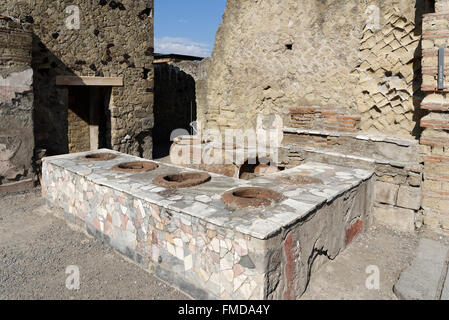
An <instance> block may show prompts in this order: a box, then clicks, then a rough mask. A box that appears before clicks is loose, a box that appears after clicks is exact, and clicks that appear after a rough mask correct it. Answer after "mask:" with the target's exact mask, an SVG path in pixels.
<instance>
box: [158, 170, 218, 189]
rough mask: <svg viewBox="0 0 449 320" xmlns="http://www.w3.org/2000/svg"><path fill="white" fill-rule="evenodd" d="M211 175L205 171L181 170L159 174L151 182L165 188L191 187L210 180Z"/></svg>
mask: <svg viewBox="0 0 449 320" xmlns="http://www.w3.org/2000/svg"><path fill="white" fill-rule="evenodd" d="M210 179H211V175H210V174H208V173H205V172H181V173H175V174H164V175H160V176H158V177H156V178H154V180H153V184H155V185H158V186H161V187H166V188H186V187H193V186H197V185H200V184H203V183H206V182H208V181H210Z"/></svg>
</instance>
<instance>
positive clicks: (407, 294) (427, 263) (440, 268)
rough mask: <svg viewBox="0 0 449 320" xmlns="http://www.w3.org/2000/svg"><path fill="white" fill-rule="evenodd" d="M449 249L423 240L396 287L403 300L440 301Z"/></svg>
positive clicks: (428, 240) (397, 293)
mask: <svg viewBox="0 0 449 320" xmlns="http://www.w3.org/2000/svg"><path fill="white" fill-rule="evenodd" d="M448 252H449V248H448V247H446V246H444V245H442V244H441V243H439V242H437V241H434V240H430V239H421V240H420V242H419V246H418V249H417V251H416V256H415V258H414V259H413V261H412V263H411V265H410V266H409V267H408V268H407V269H405V270H404V271H403V272H402V274H401V276H400V278H399V281H398V282H397V283H396V285H395V286H394V289H393V291H394V293H395V294H396V295H397V296H398V298H400V299H402V300H439V299H440V297H441V296H442V295H441V292H442V291H443V289H442V283H443V281H444V280H445V278H446V273H447V257H448Z"/></svg>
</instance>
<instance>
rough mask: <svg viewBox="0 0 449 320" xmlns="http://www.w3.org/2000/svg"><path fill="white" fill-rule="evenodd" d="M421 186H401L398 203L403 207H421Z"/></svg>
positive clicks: (416, 208)
mask: <svg viewBox="0 0 449 320" xmlns="http://www.w3.org/2000/svg"><path fill="white" fill-rule="evenodd" d="M421 201H422V191H421V188H414V187H408V186H401V187H400V188H399V193H398V200H397V205H398V206H399V207H402V208H407V209H414V210H418V209H419V208H421Z"/></svg>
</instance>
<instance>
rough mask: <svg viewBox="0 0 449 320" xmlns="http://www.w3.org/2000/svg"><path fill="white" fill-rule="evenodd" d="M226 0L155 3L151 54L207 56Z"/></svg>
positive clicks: (170, 0) (157, 0)
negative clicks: (152, 52) (153, 52)
mask: <svg viewBox="0 0 449 320" xmlns="http://www.w3.org/2000/svg"><path fill="white" fill-rule="evenodd" d="M225 7H226V0H154V24H155V26H154V42H155V44H154V51H155V52H157V53H177V54H186V55H194V56H200V57H206V56H210V54H211V52H212V49H213V47H214V40H215V33H216V31H217V28H218V26H219V24H220V23H221V21H222V15H223V13H224V9H225Z"/></svg>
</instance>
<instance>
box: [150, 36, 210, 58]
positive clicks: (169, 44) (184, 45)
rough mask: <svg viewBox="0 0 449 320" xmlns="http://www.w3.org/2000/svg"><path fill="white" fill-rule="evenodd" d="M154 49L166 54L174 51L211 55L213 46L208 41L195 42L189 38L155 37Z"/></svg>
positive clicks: (199, 55) (175, 52)
mask: <svg viewBox="0 0 449 320" xmlns="http://www.w3.org/2000/svg"><path fill="white" fill-rule="evenodd" d="M154 51H155V52H157V53H165V54H169V53H174V54H185V55H190V56H198V57H209V56H210V55H211V52H212V48H211V46H210V45H209V44H207V43H201V42H195V41H192V40H190V39H188V38H175V37H162V38H155V39H154Z"/></svg>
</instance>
